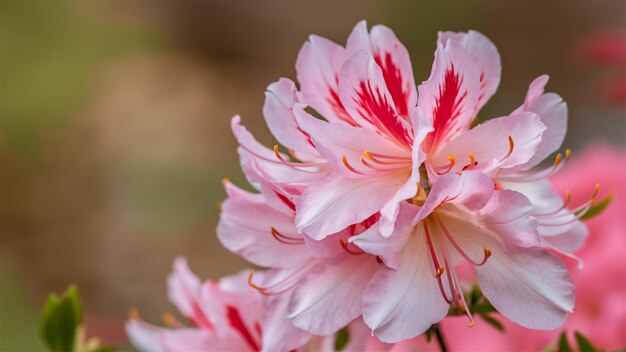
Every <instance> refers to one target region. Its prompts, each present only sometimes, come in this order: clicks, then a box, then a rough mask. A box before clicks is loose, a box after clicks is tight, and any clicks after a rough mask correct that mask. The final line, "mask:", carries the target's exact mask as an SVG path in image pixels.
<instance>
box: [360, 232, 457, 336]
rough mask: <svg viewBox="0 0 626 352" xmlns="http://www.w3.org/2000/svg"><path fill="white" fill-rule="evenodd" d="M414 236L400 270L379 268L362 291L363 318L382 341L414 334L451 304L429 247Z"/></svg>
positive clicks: (424, 329) (419, 332) (403, 257)
mask: <svg viewBox="0 0 626 352" xmlns="http://www.w3.org/2000/svg"><path fill="white" fill-rule="evenodd" d="M418 238H424V234H423V233H419V234H417V235H416V236H415V237H411V239H410V240H409V241H408V243H407V246H406V247H405V250H404V251H403V252H402V256H401V259H400V265H399V268H398V270H393V269H389V268H386V267H382V268H380V269H379V270H378V271H377V272H376V274H375V275H374V277H373V278H372V280H370V282H369V284H368V285H367V288H366V290H365V293H364V294H363V319H364V320H365V323H366V324H367V325H368V326H369V327H370V328H371V329H372V332H373V334H374V335H376V337H378V338H379V339H380V340H381V341H383V342H388V343H395V342H399V341H402V340H407V339H410V338H413V337H415V336H417V335H419V334H422V333H423V332H424V331H426V330H427V329H428V328H429V327H430V326H431V325H432V324H435V323H437V322H439V321H441V320H442V319H443V318H444V317H445V316H446V315H447V314H448V307H449V304H448V303H447V302H446V301H445V300H444V299H443V297H442V296H441V293H440V291H439V286H438V282H437V279H435V278H434V277H433V275H432V274H431V269H430V267H429V265H430V263H429V260H430V255H429V253H428V247H427V246H426V245H425V243H422V242H420V241H419V240H418Z"/></svg>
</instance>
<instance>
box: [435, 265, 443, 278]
mask: <svg viewBox="0 0 626 352" xmlns="http://www.w3.org/2000/svg"><path fill="white" fill-rule="evenodd" d="M444 271H445V270H444V269H443V267H442V266H440V267H438V268H437V277H441V275H443V272H444Z"/></svg>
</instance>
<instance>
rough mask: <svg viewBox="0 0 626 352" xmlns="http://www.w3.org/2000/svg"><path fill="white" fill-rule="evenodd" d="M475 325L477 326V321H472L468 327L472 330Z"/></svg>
mask: <svg viewBox="0 0 626 352" xmlns="http://www.w3.org/2000/svg"><path fill="white" fill-rule="evenodd" d="M474 325H476V320H471V321H470V322H469V324H467V327H468V328H471V327H472V326H474Z"/></svg>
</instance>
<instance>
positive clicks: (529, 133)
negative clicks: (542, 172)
mask: <svg viewBox="0 0 626 352" xmlns="http://www.w3.org/2000/svg"><path fill="white" fill-rule="evenodd" d="M545 129H546V126H545V125H544V124H543V123H542V122H541V120H540V119H539V116H538V115H536V114H534V113H532V112H523V113H521V114H518V115H510V116H505V117H500V118H495V119H491V120H488V121H487V122H484V123H482V124H480V125H478V126H476V127H474V128H473V129H471V130H469V131H467V132H463V133H461V134H459V135H457V137H456V138H454V139H452V140H451V141H449V142H448V143H446V144H445V145H444V146H443V147H442V148H441V149H440V150H439V151H438V152H437V153H436V154H435V155H434V156H433V157H432V159H431V163H432V165H433V167H434V168H435V169H437V168H438V167H442V166H446V165H448V164H449V162H450V161H449V159H448V158H449V156H452V157H454V158H456V161H457V162H456V164H455V165H454V166H453V167H452V170H451V171H450V172H460V171H462V170H463V169H464V168H473V169H477V170H481V171H483V172H489V171H492V170H494V169H495V168H511V167H513V166H516V165H519V164H522V163H525V162H527V161H528V160H529V159H530V158H531V157H532V156H533V155H534V153H535V151H536V150H537V147H538V145H539V144H540V143H541V140H542V134H543V132H544V131H545ZM509 137H510V138H509ZM510 139H512V143H511V140H510ZM469 153H472V154H473V155H474V158H475V160H476V162H477V163H478V164H475V166H473V167H470V165H469V164H470V163H471V158H470V157H469V156H468V154H469Z"/></svg>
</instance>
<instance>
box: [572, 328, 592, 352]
mask: <svg viewBox="0 0 626 352" xmlns="http://www.w3.org/2000/svg"><path fill="white" fill-rule="evenodd" d="M574 336H575V337H576V342H577V343H578V350H579V351H580V352H596V348H595V347H593V345H592V344H591V342H589V340H587V339H586V338H585V337H584V336H583V334H581V333H579V332H578V331H574Z"/></svg>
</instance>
